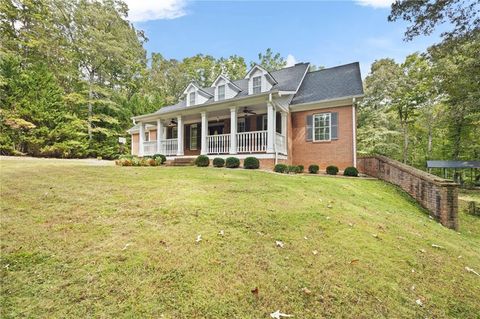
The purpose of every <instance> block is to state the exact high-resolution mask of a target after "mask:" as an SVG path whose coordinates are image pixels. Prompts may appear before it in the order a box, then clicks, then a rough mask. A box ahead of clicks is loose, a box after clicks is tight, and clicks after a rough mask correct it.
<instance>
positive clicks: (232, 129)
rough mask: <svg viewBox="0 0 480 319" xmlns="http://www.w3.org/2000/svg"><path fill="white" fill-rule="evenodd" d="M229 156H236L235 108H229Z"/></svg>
mask: <svg viewBox="0 0 480 319" xmlns="http://www.w3.org/2000/svg"><path fill="white" fill-rule="evenodd" d="M230 154H237V108H236V107H232V108H230Z"/></svg>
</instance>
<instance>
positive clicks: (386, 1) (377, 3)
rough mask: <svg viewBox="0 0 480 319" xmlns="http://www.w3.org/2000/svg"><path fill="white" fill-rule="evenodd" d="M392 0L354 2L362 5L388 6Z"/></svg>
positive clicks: (361, 0)
mask: <svg viewBox="0 0 480 319" xmlns="http://www.w3.org/2000/svg"><path fill="white" fill-rule="evenodd" d="M393 2H394V0H355V3H357V4H359V5H361V6H364V7H373V8H375V9H377V8H390V6H391V5H392V3H393Z"/></svg>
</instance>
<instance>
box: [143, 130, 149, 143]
mask: <svg viewBox="0 0 480 319" xmlns="http://www.w3.org/2000/svg"><path fill="white" fill-rule="evenodd" d="M144 142H150V131H146V132H145V140H144Z"/></svg>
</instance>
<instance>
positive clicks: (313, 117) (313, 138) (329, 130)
mask: <svg viewBox="0 0 480 319" xmlns="http://www.w3.org/2000/svg"><path fill="white" fill-rule="evenodd" d="M325 114H328V140H317V139H316V138H315V116H317V115H325ZM312 122H313V123H312V141H313V142H330V141H331V140H332V113H331V112H324V113H316V114H313V115H312Z"/></svg>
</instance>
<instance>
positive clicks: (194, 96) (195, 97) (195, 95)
mask: <svg viewBox="0 0 480 319" xmlns="http://www.w3.org/2000/svg"><path fill="white" fill-rule="evenodd" d="M192 94H193V103H192ZM196 100H197V94H196V93H195V91H193V92H190V93H188V105H189V106H190V105H195V103H196Z"/></svg>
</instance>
